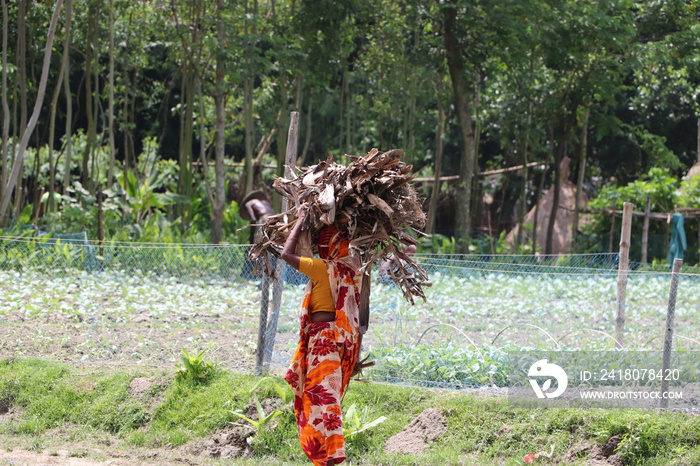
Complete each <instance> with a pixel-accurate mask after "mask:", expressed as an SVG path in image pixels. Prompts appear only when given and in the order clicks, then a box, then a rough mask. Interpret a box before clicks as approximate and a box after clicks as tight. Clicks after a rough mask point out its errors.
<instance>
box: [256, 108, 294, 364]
mask: <svg viewBox="0 0 700 466" xmlns="http://www.w3.org/2000/svg"><path fill="white" fill-rule="evenodd" d="M298 141H299V112H292V113H291V115H290V118H289V132H288V133H287V151H286V153H285V163H284V176H285V178H292V177H293V176H294V174H293V172H292V167H294V164H295V162H296V159H297V146H298ZM289 207H290V206H289V204H288V201H287V199H286V198H282V207H281V212H286V211H287V210H289ZM275 267H276V268H275V278H274V279H273V282H272V314H271V315H270V321H269V322H268V324H267V327H266V329H265V337H264V346H263V351H262V353H263V360H262V364H263V366H264V367H265V369H267V368H268V367H269V365H270V359H271V358H272V350H273V348H274V346H275V335H276V334H277V321H278V320H279V315H280V308H281V307H282V290H283V288H284V268H285V262H284V261H283V260H280V259H278V260H277V264H276V266H275ZM263 275H265V274H263Z"/></svg>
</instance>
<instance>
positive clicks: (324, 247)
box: [318, 225, 350, 259]
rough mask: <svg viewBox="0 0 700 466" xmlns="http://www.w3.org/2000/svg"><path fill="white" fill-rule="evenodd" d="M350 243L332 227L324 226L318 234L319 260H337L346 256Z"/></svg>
mask: <svg viewBox="0 0 700 466" xmlns="http://www.w3.org/2000/svg"><path fill="white" fill-rule="evenodd" d="M349 246H350V242H349V241H348V240H347V238H346V237H345V235H343V234H342V233H340V232H339V231H338V229H337V228H336V227H334V226H332V225H331V226H325V227H323V228H321V231H319V232H318V255H319V257H320V258H321V259H339V258H341V257H345V256H347V255H348V248H349Z"/></svg>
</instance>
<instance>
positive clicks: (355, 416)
mask: <svg viewBox="0 0 700 466" xmlns="http://www.w3.org/2000/svg"><path fill="white" fill-rule="evenodd" d="M369 416H370V407H369V406H364V407H363V408H362V409H358V408H357V406H356V405H355V404H354V403H353V404H352V405H350V407H349V408H348V410H347V411H346V412H345V416H344V418H345V419H344V421H343V434H344V435H345V438H352V437H354V436H356V435H357V434H359V433H360V432H364V431H366V430H369V429H371V428H373V427H376V426H378V425H379V424H381V423H382V422H384V421H386V420H387V417H386V416H379V417H378V418H376V419H375V420H373V421H368V420H367V419H368V418H369Z"/></svg>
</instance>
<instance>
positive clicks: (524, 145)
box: [515, 101, 532, 248]
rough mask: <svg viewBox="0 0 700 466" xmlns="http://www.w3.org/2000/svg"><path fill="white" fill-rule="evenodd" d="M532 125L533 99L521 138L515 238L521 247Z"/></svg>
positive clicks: (529, 105) (525, 209)
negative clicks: (521, 168) (520, 179)
mask: <svg viewBox="0 0 700 466" xmlns="http://www.w3.org/2000/svg"><path fill="white" fill-rule="evenodd" d="M531 125H532V101H531V102H530V103H529V104H528V109H527V128H525V134H524V135H523V137H522V139H521V140H520V153H521V154H522V157H523V185H522V187H521V189H520V209H519V212H518V234H517V235H516V238H515V246H516V247H517V248H520V245H521V244H523V230H524V225H523V222H524V221H525V215H526V214H527V183H528V180H529V178H530V170H529V169H528V166H527V164H528V150H529V149H530V127H531Z"/></svg>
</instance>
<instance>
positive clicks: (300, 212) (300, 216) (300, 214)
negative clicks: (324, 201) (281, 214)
mask: <svg viewBox="0 0 700 466" xmlns="http://www.w3.org/2000/svg"><path fill="white" fill-rule="evenodd" d="M308 214H309V204H307V203H306V202H304V203H303V204H302V205H300V206H299V207H297V222H299V221H300V220H304V219H305V218H306V216H307V215H308Z"/></svg>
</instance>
